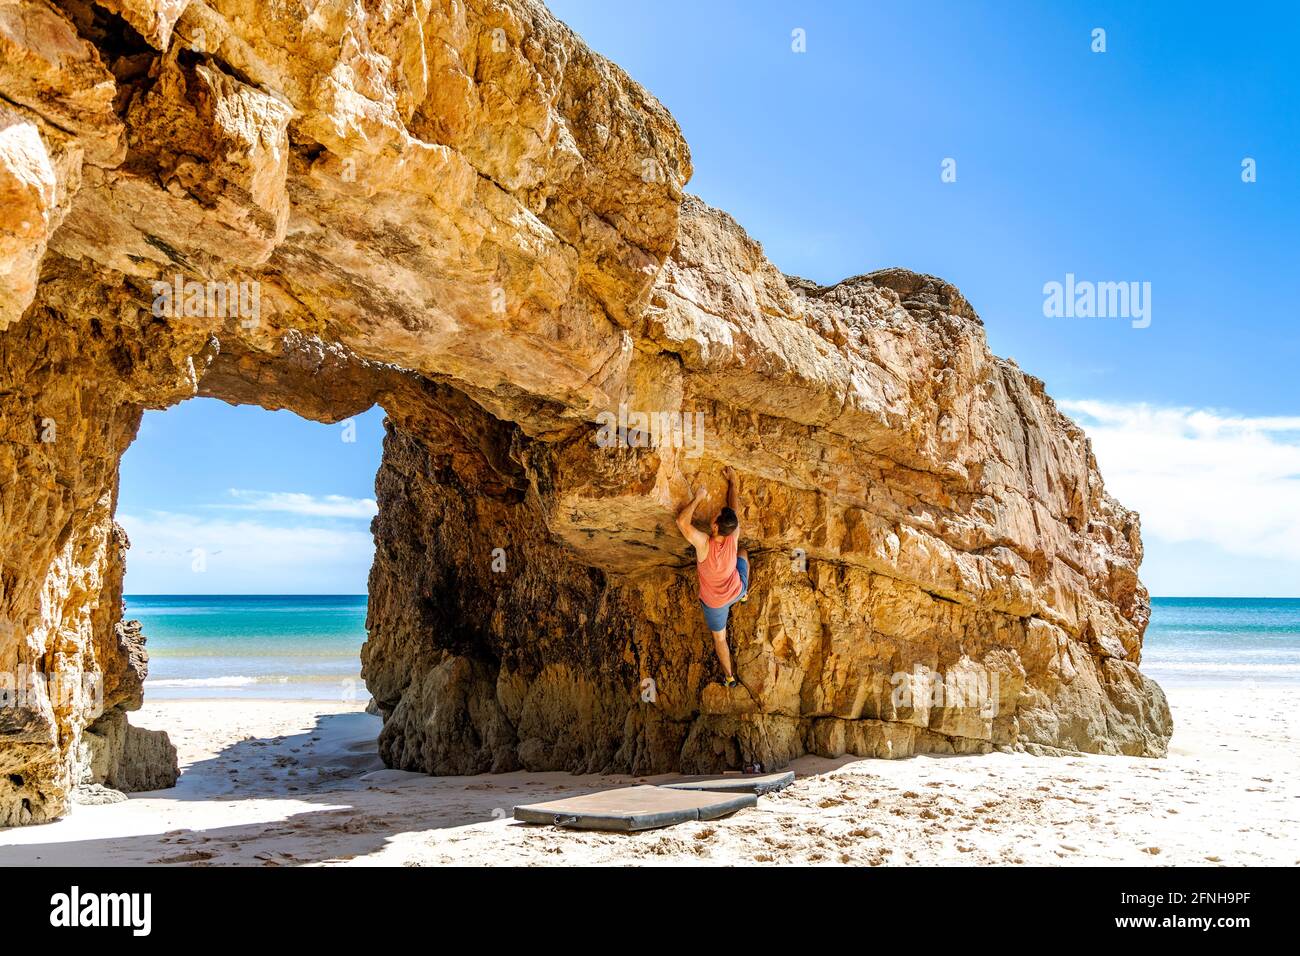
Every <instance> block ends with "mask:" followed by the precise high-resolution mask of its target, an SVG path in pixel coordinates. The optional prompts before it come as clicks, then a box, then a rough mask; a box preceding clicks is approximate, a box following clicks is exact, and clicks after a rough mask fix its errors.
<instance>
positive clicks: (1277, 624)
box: [1142, 598, 1300, 684]
mask: <svg viewBox="0 0 1300 956" xmlns="http://www.w3.org/2000/svg"><path fill="white" fill-rule="evenodd" d="M1142 670H1143V671H1144V672H1145V673H1146V674H1147V675H1148V676H1150V677H1152V678H1154V679H1155V680H1156V681H1158V682H1160V683H1162V684H1206V683H1223V682H1225V681H1256V682H1271V683H1277V682H1282V681H1300V598H1152V599H1151V624H1150V625H1149V626H1148V627H1147V634H1146V640H1145V641H1144V642H1143V645H1142Z"/></svg>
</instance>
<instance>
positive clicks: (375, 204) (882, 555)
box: [0, 0, 1170, 824]
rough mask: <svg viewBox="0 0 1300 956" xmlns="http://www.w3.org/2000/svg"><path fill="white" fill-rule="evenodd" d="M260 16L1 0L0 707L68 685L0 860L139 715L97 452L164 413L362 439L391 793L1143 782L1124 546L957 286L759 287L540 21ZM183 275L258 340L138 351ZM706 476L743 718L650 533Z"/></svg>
mask: <svg viewBox="0 0 1300 956" xmlns="http://www.w3.org/2000/svg"><path fill="white" fill-rule="evenodd" d="M299 13H300V11H296V10H294V9H292V5H291V4H290V5H280V6H277V5H272V7H270V8H268V7H267V6H266V5H264V4H255V3H252V2H251V0H190V2H189V3H188V4H185V3H179V4H178V3H172V2H170V0H101V2H99V3H98V4H92V3H88V2H85V0H60V2H58V3H53V2H48V0H0V96H2V97H3V98H2V99H0V197H3V199H4V214H3V222H0V435H2V436H3V443H2V444H0V508H2V509H3V512H2V523H0V545H2V546H3V552H2V554H0V670H3V671H4V672H5V673H8V674H10V675H16V674H18V673H19V672H20V671H22V670H23V669H26V670H27V671H28V672H35V673H38V674H40V675H45V676H46V677H49V676H53V675H63V676H65V677H67V678H70V679H71V683H72V684H73V685H74V686H77V687H83V686H89V685H95V686H98V687H99V688H100V693H99V694H98V699H95V694H93V693H90V692H83V691H74V692H72V693H71V694H70V695H66V696H65V695H60V696H59V697H58V699H57V700H56V699H54V698H53V697H51V696H50V695H49V694H48V693H45V694H44V695H42V694H41V693H40V692H35V693H33V694H28V695H18V694H17V693H16V691H15V693H14V694H13V695H12V699H11V700H10V701H9V706H6V707H4V708H3V709H0V770H3V775H0V823H10V824H12V823H25V822H39V821H42V820H47V819H51V818H53V817H55V816H57V815H58V814H59V813H61V812H62V811H63V809H64V807H65V805H66V798H67V793H68V789H69V787H70V786H71V785H72V783H73V782H75V779H76V778H77V776H78V774H80V773H82V772H83V770H84V766H83V764H84V758H83V757H82V756H79V754H80V753H81V744H82V737H83V735H84V733H85V731H86V728H87V727H89V726H90V725H91V724H92V723H94V722H95V721H96V720H100V719H102V717H103V714H104V713H105V712H106V711H111V710H114V709H118V710H121V709H124V708H129V706H130V705H131V704H132V703H133V701H135V699H136V697H138V681H135V682H133V679H132V676H131V675H132V674H133V673H137V672H136V671H135V670H133V668H132V659H133V658H132V654H133V653H134V652H133V650H132V647H131V643H130V641H129V640H128V637H129V635H124V633H123V628H122V627H121V626H120V595H121V575H122V560H123V554H122V550H123V549H122V547H121V539H120V536H119V535H118V534H117V532H116V531H115V530H114V525H113V521H112V515H113V510H114V506H115V498H116V487H117V468H118V461H119V460H120V457H121V455H122V453H123V452H124V450H125V449H126V447H127V445H128V444H129V442H130V441H131V439H132V437H133V435H134V433H135V429H136V427H137V426H138V424H139V420H140V416H141V414H142V411H143V410H144V409H146V408H162V407H166V406H167V405H170V404H173V403H175V402H177V401H181V400H183V399H184V398H187V397H190V396H192V395H196V394H200V395H210V396H213V397H218V398H223V399H225V400H227V401H232V402H238V403H256V404H260V405H264V406H266V407H269V408H289V409H292V410H294V411H296V412H297V413H299V414H301V415H304V416H306V417H309V418H313V419H317V420H322V421H336V420H339V419H341V418H344V417H346V416H348V415H350V414H355V413H356V412H358V411H360V410H362V409H364V408H366V407H369V406H370V405H373V404H374V403H376V402H378V403H380V404H382V405H383V407H384V408H385V410H386V411H387V413H388V416H389V418H388V425H387V428H388V434H387V437H386V440H385V450H384V458H383V464H382V465H381V468H380V473H379V475H378V477H377V480H376V484H377V492H378V499H379V502H380V514H379V516H378V518H377V519H376V521H375V524H374V530H375V537H376V559H375V565H374V568H373V570H372V573H371V578H370V594H371V608H370V614H369V621H368V630H369V639H368V641H367V644H366V647H365V650H364V652H363V676H364V677H365V680H366V682H367V684H368V686H369V688H370V690H371V692H372V693H373V694H374V696H375V698H376V700H377V701H378V703H379V705H380V707H381V709H382V712H383V715H384V717H385V725H384V730H383V735H382V737H381V741H380V746H381V752H382V754H383V756H384V758H385V759H386V760H387V761H388V762H389V763H390V764H391V765H393V766H398V767H404V768H409V769H420V770H426V771H429V772H437V773H473V772H480V771H488V770H502V769H507V768H514V767H525V768H531V769H542V768H547V769H570V770H628V771H633V772H638V773H645V772H651V771H661V770H669V769H675V768H680V769H683V770H713V769H718V768H719V767H722V766H728V765H736V764H737V763H739V762H741V761H745V762H748V761H751V760H763V761H766V762H769V763H779V762H782V761H784V760H787V759H789V758H791V757H793V756H796V755H798V754H800V753H803V752H809V751H812V752H818V753H826V754H838V753H844V752H851V753H857V754H863V755H876V756H903V755H906V754H908V753H913V752H917V751H937V752H951V751H963V752H968V751H982V750H988V749H991V748H993V747H999V746H1000V747H1027V748H1030V749H1045V750H1050V749H1059V750H1084V751H1097V752H1107V753H1130V754H1147V755H1153V754H1161V753H1163V752H1164V748H1165V745H1166V742H1167V740H1168V737H1169V733H1170V721H1169V712H1168V708H1167V706H1166V705H1165V701H1164V697H1163V694H1162V693H1161V692H1160V690H1159V688H1158V687H1157V686H1156V685H1155V684H1154V683H1152V682H1151V681H1149V680H1148V679H1146V678H1145V677H1144V676H1143V675H1142V673H1141V672H1140V671H1139V669H1138V666H1137V665H1138V663H1139V661H1140V654H1141V642H1142V635H1143V631H1144V629H1145V626H1146V623H1147V618H1148V615H1149V603H1148V600H1147V595H1146V591H1145V589H1144V588H1143V587H1142V585H1141V583H1140V581H1139V580H1138V576H1137V568H1138V565H1139V562H1140V560H1141V540H1140V536H1139V530H1138V519H1137V516H1136V515H1135V514H1133V513H1132V512H1130V511H1128V510H1126V509H1125V508H1124V507H1123V506H1121V505H1120V504H1119V503H1118V502H1116V501H1115V500H1114V499H1112V498H1111V497H1110V496H1109V495H1107V494H1106V492H1105V490H1104V487H1103V484H1102V480H1101V477H1100V475H1099V474H1098V471H1097V468H1096V462H1095V461H1094V459H1093V456H1092V453H1091V449H1090V447H1089V444H1088V441H1087V439H1086V437H1085V436H1084V435H1083V433H1082V432H1081V431H1080V430H1079V429H1078V428H1077V427H1076V426H1075V425H1074V424H1073V423H1072V422H1070V421H1069V420H1068V419H1067V418H1065V417H1064V416H1062V415H1061V414H1060V413H1059V412H1058V411H1057V410H1056V407H1055V406H1054V404H1053V403H1052V401H1051V399H1050V398H1049V397H1048V396H1047V395H1046V394H1045V392H1044V389H1043V385H1042V383H1041V382H1039V381H1038V380H1036V379H1034V378H1033V377H1032V376H1029V375H1027V374H1025V373H1024V372H1022V371H1021V370H1020V369H1018V368H1017V367H1016V366H1015V365H1014V363H1011V362H1009V361H1003V360H1000V359H997V358H995V357H993V356H992V355H991V354H990V353H989V351H988V348H987V346H986V344H985V339H984V335H983V328H982V325H981V322H980V320H979V317H978V316H977V315H976V313H975V311H974V309H973V308H972V307H971V306H970V304H969V303H967V302H966V300H965V299H964V298H963V297H962V296H961V294H960V293H959V292H958V291H957V290H956V289H954V288H953V287H952V286H951V285H949V284H947V283H945V282H943V281H942V280H939V279H935V278H933V277H929V276H921V275H917V274H914V273H911V272H907V271H905V270H899V269H891V270H885V271H881V272H875V273H871V274H868V275H864V276H858V277H854V278H851V279H847V280H845V281H843V282H840V283H838V284H836V285H834V286H830V287H819V286H817V285H815V284H813V283H810V282H807V281H805V280H801V279H798V278H795V277H789V276H784V275H782V274H781V273H780V272H779V271H778V270H777V269H776V268H774V267H773V266H772V265H771V264H770V263H769V262H768V261H767V260H766V259H765V257H764V256H763V253H762V250H761V248H760V247H759V245H758V244H757V243H756V242H754V241H753V240H751V239H750V238H749V237H748V236H747V235H745V233H744V231H743V230H742V229H741V228H740V227H739V226H738V225H737V224H736V223H735V222H734V221H733V220H732V219H731V218H730V217H728V216H727V215H726V214H725V213H722V212H719V211H718V210H714V209H711V208H709V207H707V206H706V205H704V204H703V203H701V202H700V201H699V200H697V199H694V198H693V197H690V196H688V195H686V194H685V193H684V191H683V188H684V185H685V183H686V182H687V180H688V179H689V177H690V157H689V152H688V149H687V147H686V144H685V142H684V141H683V139H682V137H681V134H680V131H679V130H678V127H677V125H676V123H675V121H674V120H673V119H672V117H671V116H670V115H669V114H668V113H667V111H666V110H664V108H663V107H662V106H661V105H660V104H659V103H658V102H657V101H656V100H655V99H654V98H653V97H652V96H651V95H649V94H648V93H647V92H646V91H645V90H643V89H642V88H641V87H639V86H638V85H637V84H636V83H635V82H633V81H632V80H631V79H629V78H628V77H627V76H626V75H625V74H624V73H623V72H622V71H621V70H619V69H618V68H617V67H616V66H614V65H613V64H611V63H609V62H608V61H605V60H604V59H602V58H600V57H599V56H597V55H595V54H593V53H592V52H591V51H590V50H588V49H587V48H586V47H585V46H584V45H583V44H582V42H581V40H579V39H578V38H577V37H576V36H575V35H574V34H573V33H572V32H571V31H569V30H568V29H567V28H566V27H564V26H563V25H562V24H560V23H558V22H557V21H556V20H554V18H552V17H551V16H550V15H549V14H548V13H547V12H546V11H545V10H544V9H543V8H542V7H541V6H540V5H538V4H535V3H532V2H527V0H469V2H468V3H463V4H456V5H452V6H451V7H448V8H442V7H438V8H436V9H435V8H431V7H421V8H419V12H418V14H416V15H414V16H412V15H411V14H410V13H409V11H408V9H407V7H405V6H401V5H395V4H387V3H375V4H367V5H365V6H364V8H363V7H361V6H350V7H342V6H340V7H338V8H337V9H335V8H329V11H326V10H325V8H321V15H320V16H312V17H310V18H303V17H302V16H300V15H299ZM345 27H346V29H345ZM177 277H180V279H181V281H182V282H185V281H193V282H196V283H223V284H224V283H233V284H234V286H232V287H233V288H239V284H240V283H245V284H252V285H251V286H250V287H255V288H256V289H257V293H258V298H257V307H256V309H255V310H253V309H248V308H245V309H242V310H241V309H235V308H231V307H230V306H229V302H227V303H226V304H225V305H224V306H219V307H218V306H213V305H212V304H211V303H207V304H205V305H203V306H202V307H198V308H196V309H195V310H194V312H195V313H196V314H185V310H180V311H176V310H172V311H171V312H170V313H168V312H166V311H165V310H162V314H159V313H160V309H159V308H157V305H158V303H157V299H158V296H159V291H158V290H159V289H160V288H164V287H166V286H167V285H169V284H171V285H172V286H173V287H174V283H175V282H176V280H177ZM160 284H161V285H160ZM252 311H256V313H257V314H256V315H253V314H246V313H250V312H252ZM620 407H624V408H626V409H628V410H630V411H632V412H637V411H641V412H649V413H663V412H667V413H678V412H682V411H689V412H692V413H695V412H699V413H702V414H703V415H704V421H705V427H706V440H705V443H704V446H703V450H702V453H700V454H698V455H697V454H695V451H694V449H690V448H683V447H672V446H671V445H663V446H660V447H626V446H619V447H613V448H609V447H601V446H600V445H599V444H598V443H597V442H596V441H595V440H594V436H595V430H596V423H597V422H598V420H599V418H600V416H601V415H602V413H609V412H611V411H617V410H618V409H619V408H620ZM51 423H52V424H53V426H54V432H53V434H54V439H53V440H46V439H47V438H49V425H50V424H51ZM723 464H731V465H733V466H735V467H736V468H737V469H738V470H739V471H740V473H741V476H742V483H743V489H744V497H743V501H744V507H743V509H742V514H741V521H742V525H743V526H744V528H745V534H746V536H747V538H748V541H749V543H750V547H751V552H753V553H754V554H755V562H754V576H755V581H756V584H757V587H756V593H755V599H754V600H751V602H750V604H749V605H748V606H746V607H745V608H744V609H743V610H741V611H740V612H739V613H738V615H737V616H736V634H737V638H736V657H737V661H738V666H739V671H740V676H741V677H742V679H744V681H745V683H746V684H747V685H748V687H749V691H746V692H739V691H732V692H725V691H723V690H722V689H721V688H720V687H718V686H716V685H711V684H710V680H711V677H712V673H711V670H710V667H711V657H710V653H709V649H708V647H707V644H706V642H705V641H704V640H703V637H704V635H703V632H702V631H701V630H700V627H699V625H698V622H697V621H696V618H695V610H694V599H693V591H692V582H691V577H690V565H689V556H688V555H687V554H686V552H685V549H684V548H683V547H682V543H681V542H680V540H679V539H678V538H677V537H676V536H675V534H674V532H673V530H672V526H671V521H672V509H673V508H674V507H675V506H676V505H677V504H679V503H680V501H681V500H682V498H683V497H684V495H685V489H686V486H687V483H693V482H700V481H703V482H705V483H707V484H710V487H713V489H714V491H715V494H716V492H717V490H718V489H717V487H716V486H717V482H716V477H715V476H716V473H717V471H718V470H719V468H720V466H721V465H723ZM495 549H502V550H501V552H500V554H503V555H504V559H505V564H504V570H500V569H498V570H494V569H493V562H492V555H493V553H494V550H495ZM85 678H88V679H89V685H87V684H86V681H85V680H83V679H85ZM647 680H651V681H653V687H654V693H653V694H652V695H650V696H651V697H652V698H653V699H645V698H646V694H645V692H644V689H643V688H644V687H645V686H646V685H645V683H644V682H645V681H647ZM965 686H977V687H982V688H984V689H983V690H982V691H981V692H980V699H978V700H971V699H969V695H965V694H964V693H960V692H959V691H960V688H962V687H965ZM900 689H901V690H902V691H903V693H901V694H900V693H899V691H900ZM751 692H752V694H751ZM20 696H21V700H20V699H19V697H20Z"/></svg>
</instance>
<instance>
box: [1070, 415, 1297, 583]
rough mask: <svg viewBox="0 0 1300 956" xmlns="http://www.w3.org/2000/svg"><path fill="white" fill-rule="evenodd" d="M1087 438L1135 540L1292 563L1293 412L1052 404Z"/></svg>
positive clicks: (1294, 495)
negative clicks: (1131, 517)
mask: <svg viewBox="0 0 1300 956" xmlns="http://www.w3.org/2000/svg"><path fill="white" fill-rule="evenodd" d="M1058 404H1059V405H1060V406H1061V408H1062V409H1063V410H1064V411H1065V412H1066V413H1068V414H1070V415H1072V416H1073V417H1074V418H1075V419H1076V420H1077V421H1078V422H1079V424H1080V425H1082V426H1083V428H1084V429H1085V430H1086V431H1087V433H1088V435H1089V436H1090V437H1091V438H1092V443H1093V449H1094V450H1095V452H1096V454H1097V461H1098V463H1099V464H1100V466H1101V472H1102V475H1103V477H1104V478H1105V480H1106V487H1107V489H1108V490H1109V491H1110V492H1111V493H1112V494H1113V495H1115V497H1117V498H1118V499H1119V500H1120V501H1122V502H1123V503H1124V504H1126V505H1128V506H1129V507H1132V508H1136V509H1137V510H1138V511H1139V512H1140V513H1141V515H1142V533H1143V536H1144V537H1146V536H1155V537H1159V538H1162V539H1164V540H1167V541H1170V542H1175V543H1178V542H1195V541H1203V542H1208V543H1211V544H1214V545H1216V546H1218V547H1219V548H1222V549H1223V550H1224V551H1226V552H1228V553H1230V554H1234V555H1243V556H1251V557H1257V558H1260V557H1262V558H1274V559H1281V560H1287V561H1300V416H1266V417H1248V416H1241V415H1233V414H1227V413H1224V412H1220V411H1216V410H1213V409H1196V408H1169V407H1159V406H1153V405H1147V404H1121V403H1111V402H1097V401H1062V402H1059V403H1058Z"/></svg>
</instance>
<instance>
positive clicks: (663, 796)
mask: <svg viewBox="0 0 1300 956" xmlns="http://www.w3.org/2000/svg"><path fill="white" fill-rule="evenodd" d="M757 804H758V797H757V796H756V795H755V794H753V793H725V792H722V793H719V792H709V791H703V790H680V789H671V788H669V787H622V788H620V789H618V790H601V791H599V792H597V793H588V794H584V795H583V796H580V797H566V798H564V799H562V800H550V801H548V802H546V803H532V804H528V805H526V806H521V807H515V819H516V820H519V821H521V822H523V823H549V824H552V825H553V826H561V827H573V828H576V829H579V830H622V831H629V832H630V831H633V830H653V829H655V828H656V827H667V826H672V825H673V824H675V823H686V822H687V821H690V820H716V819H717V818H718V817H724V816H726V815H727V814H729V813H735V812H736V811H737V810H743V809H745V808H746V807H753V806H757Z"/></svg>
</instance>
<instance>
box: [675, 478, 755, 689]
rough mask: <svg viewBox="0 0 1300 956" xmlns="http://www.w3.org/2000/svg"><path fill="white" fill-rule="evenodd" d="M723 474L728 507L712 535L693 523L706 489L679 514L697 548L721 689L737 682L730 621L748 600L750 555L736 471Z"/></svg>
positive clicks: (682, 526)
mask: <svg viewBox="0 0 1300 956" xmlns="http://www.w3.org/2000/svg"><path fill="white" fill-rule="evenodd" d="M722 474H723V476H724V477H725V478H726V479H727V504H726V505H725V506H724V507H723V508H722V509H721V510H720V511H719V512H718V514H717V517H715V518H714V519H713V521H712V522H710V529H711V530H712V532H713V533H712V534H705V533H704V532H703V531H701V530H699V529H698V528H696V527H695V525H694V524H692V523H691V522H692V521H693V519H694V518H695V509H696V508H697V507H699V504H700V502H702V501H703V500H704V494H705V492H704V488H703V486H701V487H700V489H699V490H698V491H696V492H695V497H693V498H692V499H691V500H690V503H689V504H687V505H686V507H685V508H683V509H682V510H681V511H679V512H678V513H677V527H678V529H680V530H681V532H682V536H683V537H684V538H686V540H687V541H689V542H690V543H691V544H692V545H694V546H695V571H696V573H697V574H698V575H699V578H700V610H702V611H703V612H704V623H705V624H707V625H708V628H709V631H710V632H711V633H712V634H713V649H714V651H716V652H717V655H718V663H720V664H721V665H722V672H723V674H724V675H725V676H724V679H723V682H722V686H723V687H735V686H736V684H737V681H736V677H735V675H734V674H733V673H732V670H731V652H730V651H729V650H728V649H727V617H728V616H729V615H730V613H731V605H733V604H736V603H744V602H745V601H746V600H748V599H749V552H748V551H746V550H745V549H744V548H738V547H737V546H738V545H739V543H740V519H739V518H737V517H736V511H737V509H738V508H739V504H738V498H739V494H740V491H739V487H738V484H739V483H738V482H737V481H736V470H735V469H734V468H732V467H731V466H727V467H726V468H725V469H723V472H722Z"/></svg>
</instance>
